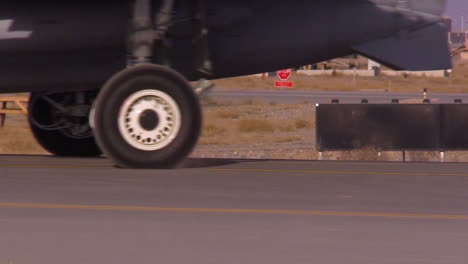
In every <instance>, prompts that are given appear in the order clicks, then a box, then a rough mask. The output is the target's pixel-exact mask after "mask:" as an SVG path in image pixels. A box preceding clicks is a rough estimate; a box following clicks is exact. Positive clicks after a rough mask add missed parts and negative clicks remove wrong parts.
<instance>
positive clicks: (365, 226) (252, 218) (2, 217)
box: [0, 156, 468, 264]
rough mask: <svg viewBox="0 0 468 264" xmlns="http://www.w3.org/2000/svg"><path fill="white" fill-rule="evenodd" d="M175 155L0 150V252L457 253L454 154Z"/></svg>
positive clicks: (192, 257) (73, 255)
mask: <svg viewBox="0 0 468 264" xmlns="http://www.w3.org/2000/svg"><path fill="white" fill-rule="evenodd" d="M184 166H185V168H182V169H178V170H170V171H158V170H152V171H149V170H122V169H116V168H113V167H111V166H110V164H109V162H108V161H107V160H105V159H59V158H53V157H47V156H0V263H21V264H29V263H31V264H32V263H48V264H54V263H60V264H62V263H203V264H209V263H216V264H219V263H236V264H237V263H256V264H257V263H281V264H284V263H347V264H349V263H359V264H362V263H425V264H426V263H444V264H448V263H466V262H467V260H468V251H467V247H468V170H467V168H468V165H466V164H437V163H429V164H425V163H415V164H405V163H364V162H301V161H243V160H189V161H188V162H186V164H185V165H184ZM9 261H11V262H9Z"/></svg>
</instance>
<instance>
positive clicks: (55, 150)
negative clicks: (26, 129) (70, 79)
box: [28, 93, 102, 157]
mask: <svg viewBox="0 0 468 264" xmlns="http://www.w3.org/2000/svg"><path fill="white" fill-rule="evenodd" d="M41 96H42V94H39V93H32V94H31V96H30V99H29V111H28V112H29V114H28V122H29V126H30V128H31V131H32V133H33V135H34V137H35V138H36V140H37V142H38V143H39V144H40V145H41V146H42V147H43V148H44V149H45V150H47V151H48V152H49V153H51V154H53V155H56V156H65V157H98V156H100V155H101V154H102V152H101V150H100V149H99V147H98V145H97V144H96V142H95V141H94V137H93V135H92V131H91V129H90V128H89V126H88V115H87V114H86V115H83V116H82V117H76V116H75V117H70V116H67V115H66V114H63V113H61V112H60V111H57V109H55V108H54V107H53V106H52V105H50V104H49V103H48V102H47V101H45V100H43V99H42V98H41ZM49 97H51V98H53V99H54V100H55V101H57V102H64V101H67V99H66V98H70V97H73V94H71V93H69V94H66V93H64V94H56V95H49ZM68 101H69V100H68ZM65 107H66V106H65Z"/></svg>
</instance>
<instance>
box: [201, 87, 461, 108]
mask: <svg viewBox="0 0 468 264" xmlns="http://www.w3.org/2000/svg"><path fill="white" fill-rule="evenodd" d="M210 96H212V97H213V98H216V99H220V100H228V101H243V100H249V99H253V98H259V99H262V100H265V101H267V102H278V103H300V102H311V103H314V104H325V103H330V102H331V100H332V99H339V100H340V103H360V102H361V100H362V99H367V100H368V101H369V103H373V104H385V103H387V104H389V103H391V102H392V99H399V100H402V101H404V100H410V99H421V103H422V98H423V95H422V93H388V92H378V91H377V92H358V91H351V92H341V91H336V92H334V91H294V90H293V91H288V90H251V91H248V90H246V91H242V90H238V91H237V90H226V89H215V90H213V92H212V93H210ZM428 96H429V98H430V99H431V100H433V101H435V102H437V103H453V102H454V99H462V100H463V102H465V103H466V102H468V94H467V93H429V94H428Z"/></svg>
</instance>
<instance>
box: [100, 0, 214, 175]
mask: <svg viewBox="0 0 468 264" xmlns="http://www.w3.org/2000/svg"><path fill="white" fill-rule="evenodd" d="M198 1H202V0H198ZM151 2H152V1H150V0H135V7H134V17H133V29H134V31H133V33H132V34H131V36H130V50H129V67H128V68H127V69H125V70H123V71H121V72H119V73H117V74H116V75H114V76H113V77H112V78H111V79H110V80H109V81H108V82H107V83H106V84H105V85H104V87H103V88H102V89H101V91H100V92H99V95H98V97H97V99H96V102H95V104H94V110H93V114H92V115H91V122H92V123H93V124H94V135H95V137H96V141H97V143H98V145H99V146H100V148H101V150H102V151H103V152H104V154H105V155H106V156H108V157H109V158H111V159H112V160H113V161H114V162H115V163H116V164H117V165H118V166H120V167H124V168H171V167H174V166H175V165H177V164H178V163H179V162H180V161H181V160H183V159H184V158H185V157H186V156H187V155H188V154H189V153H190V152H191V151H192V149H193V147H194V146H195V144H196V142H197V141H198V138H199V136H200V131H201V123H202V114H201V109H200V104H199V101H198V98H197V96H196V95H195V93H194V90H193V88H192V87H191V86H190V84H189V82H188V81H187V80H186V79H185V78H184V77H183V76H182V75H181V74H179V73H177V72H176V71H174V70H172V69H171V68H169V67H167V66H169V65H170V62H169V61H168V59H167V57H163V58H161V57H159V58H155V57H154V54H153V51H154V50H155V49H156V51H161V50H163V51H164V47H165V46H164V43H165V41H166V35H167V30H168V28H169V25H170V24H171V15H172V12H173V9H174V0H163V1H162V5H161V7H160V10H159V12H157V14H156V16H155V17H154V18H153V15H152V14H151V13H150V10H152V9H151ZM153 21H154V22H153ZM201 28H203V27H201ZM205 33H206V32H205ZM205 37H206V34H205ZM156 53H157V52H156ZM163 53H164V52H163ZM158 59H159V60H158ZM153 61H163V62H164V63H163V64H166V66H161V65H155V64H152V62H153ZM202 66H203V65H202ZM205 66H206V67H205ZM200 69H204V70H205V71H211V64H210V63H206V64H204V66H203V67H200Z"/></svg>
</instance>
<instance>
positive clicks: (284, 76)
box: [276, 69, 291, 81]
mask: <svg viewBox="0 0 468 264" xmlns="http://www.w3.org/2000/svg"><path fill="white" fill-rule="evenodd" d="M276 75H278V78H280V80H282V81H287V80H289V78H290V77H291V69H287V70H281V71H277V72H276Z"/></svg>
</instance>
